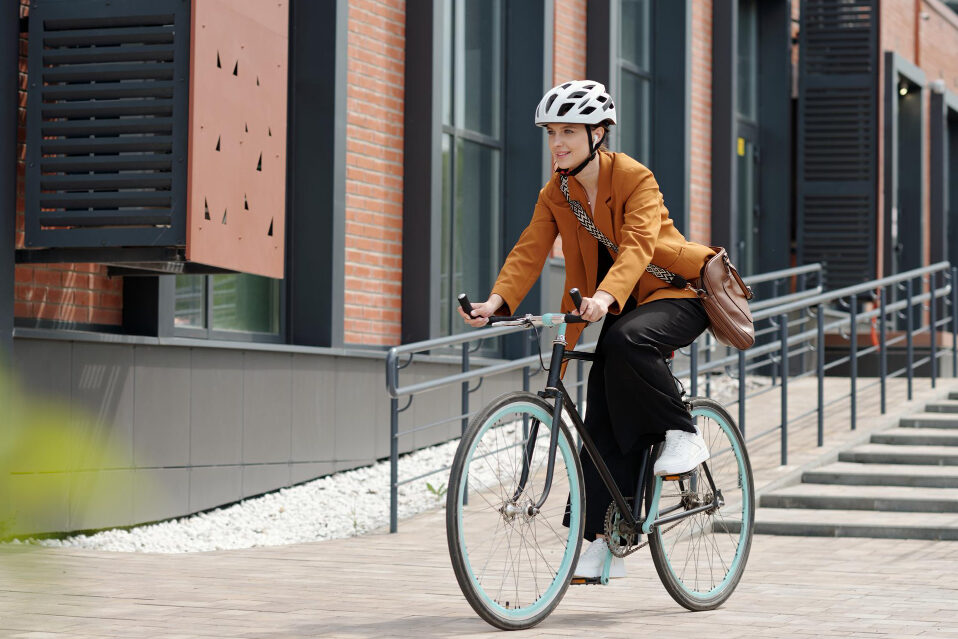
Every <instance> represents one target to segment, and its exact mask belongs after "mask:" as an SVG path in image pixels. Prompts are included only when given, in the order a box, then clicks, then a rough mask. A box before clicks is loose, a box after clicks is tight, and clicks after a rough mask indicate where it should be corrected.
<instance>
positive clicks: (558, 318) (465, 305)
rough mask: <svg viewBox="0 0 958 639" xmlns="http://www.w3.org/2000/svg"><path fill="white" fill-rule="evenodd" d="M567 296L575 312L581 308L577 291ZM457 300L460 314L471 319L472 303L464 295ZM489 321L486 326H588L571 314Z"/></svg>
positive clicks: (570, 292) (500, 317) (492, 318)
mask: <svg viewBox="0 0 958 639" xmlns="http://www.w3.org/2000/svg"><path fill="white" fill-rule="evenodd" d="M569 296H570V297H571V298H572V301H573V302H574V303H575V307H576V310H578V309H579V307H581V306H582V295H581V294H580V293H579V289H577V288H574V289H572V290H570V291H569ZM456 299H458V300H459V306H460V307H461V308H462V312H463V313H465V314H466V315H468V316H469V317H472V303H470V302H469V297H468V296H466V294H465V293H460V294H459V296H458V297H457V298H456ZM486 319H488V320H489V323H488V324H487V326H492V325H493V324H508V323H513V324H516V325H519V324H538V325H542V326H558V325H559V324H588V323H589V322H588V321H586V320H584V319H582V318H581V317H579V316H578V315H573V314H572V313H546V314H544V315H511V316H508V317H505V316H501V315H493V316H492V317H488V318H486Z"/></svg>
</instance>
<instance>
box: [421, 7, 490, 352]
mask: <svg viewBox="0 0 958 639" xmlns="http://www.w3.org/2000/svg"><path fill="white" fill-rule="evenodd" d="M448 1H449V3H450V5H452V7H453V18H452V23H453V24H452V31H453V33H452V37H451V47H450V53H451V55H452V61H451V62H452V64H451V66H452V79H451V80H452V82H451V84H452V87H451V92H450V96H451V97H450V103H449V110H450V113H451V115H450V120H451V123H450V124H446V123H445V122H443V121H442V120H443V117H442V114H440V132H439V142H440V157H439V167H440V177H439V180H440V185H442V186H441V189H442V193H446V189H445V184H444V182H445V175H443V174H442V141H443V138H444V137H445V136H449V138H450V146H449V160H450V165H451V166H450V183H449V185H448V195H444V196H442V197H441V199H440V207H439V210H438V214H439V218H440V243H439V247H438V250H439V252H440V254H439V269H440V275H439V285H440V291H439V300H438V304H437V308H436V312H437V314H438V318H437V321H438V328H439V332H438V336H446V335H455V334H457V333H461V332H464V331H465V330H466V329H465V327H464V325H461V326H462V328H460V330H459V331H457V330H455V329H456V327H457V324H456V322H455V321H454V320H450V321H449V329H450V330H449V331H448V332H447V331H446V330H445V327H444V322H443V317H442V315H443V313H444V312H445V313H449V314H454V313H455V308H456V306H457V304H456V302H455V301H454V300H455V299H456V295H457V291H455V290H454V286H455V284H454V280H455V277H454V273H455V264H456V253H455V242H454V239H455V237H456V225H455V220H456V215H455V212H456V208H455V206H456V199H457V195H456V193H457V191H456V189H457V186H458V184H457V179H456V174H457V171H456V168H457V163H458V162H459V161H460V157H459V144H458V142H459V140H460V139H461V140H466V141H468V142H472V143H474V144H477V145H480V146H482V147H484V148H487V149H494V150H496V151H498V152H499V162H498V165H499V166H498V182H499V185H500V186H501V185H502V184H503V183H504V179H505V165H506V161H505V155H506V143H505V123H504V120H505V110H506V108H505V107H506V98H505V94H506V91H505V85H506V78H505V75H506V56H505V49H506V5H507V2H506V1H505V0H502V1H501V2H500V5H499V6H500V11H499V33H500V51H499V87H498V89H499V91H498V95H499V105H498V106H499V118H498V133H499V137H498V138H495V137H492V136H490V135H487V134H485V133H481V132H479V131H474V130H472V129H467V128H461V127H460V126H459V125H460V124H463V125H464V124H465V123H464V122H463V123H459V122H457V121H456V120H457V108H458V102H457V100H459V99H462V98H464V97H465V89H463V88H462V87H464V78H458V77H457V76H456V71H457V62H458V61H457V53H458V51H459V47H458V46H457V44H461V43H460V42H459V40H458V38H459V37H460V36H461V35H462V34H460V33H459V32H458V31H459V30H458V26H459V24H460V23H459V22H458V20H459V18H458V16H457V14H456V12H457V11H458V10H459V9H458V8H457V7H456V4H457V3H458V2H459V0H448ZM443 18H444V20H445V16H443ZM444 25H445V22H443V27H442V28H443V29H444ZM440 56H441V57H442V60H441V62H440V67H441V68H444V67H445V64H446V60H445V58H444V50H443V49H440ZM460 89H462V90H460ZM445 91H446V86H445V83H444V82H443V95H445ZM447 200H448V202H447ZM446 204H448V205H449V206H450V211H451V213H452V214H451V215H450V228H449V230H448V238H447V237H446V235H445V234H443V233H442V230H441V225H442V218H443V213H444V212H443V207H444V206H445V205H446ZM504 204H505V194H504V192H503V189H502V188H500V189H499V198H498V205H499V206H498V213H499V220H497V223H496V226H497V229H496V231H497V233H496V235H497V237H495V238H494V240H495V242H496V243H497V245H498V246H497V249H498V251H497V253H498V254H499V255H497V258H499V259H500V262H501V255H502V253H503V246H504V244H505V232H504V224H503V217H504V215H505V211H504ZM447 239H448V240H449V247H448V248H449V252H450V254H449V255H448V256H444V255H443V254H442V252H443V248H444V245H445V242H446V240H447ZM446 257H448V259H449V265H450V272H449V273H448V286H449V290H448V291H447V292H446V293H447V294H448V300H449V308H448V309H444V308H443V305H442V300H443V291H442V290H441V286H442V265H443V259H444V258H446ZM460 292H461V291H460ZM466 293H467V294H470V293H471V294H472V295H476V294H478V292H471V291H466ZM475 301H479V300H475ZM498 348H499V344H498V340H495V344H494V345H490V346H487V347H484V348H483V349H482V351H483V352H484V353H486V354H491V353H492V352H493V351H495V350H498Z"/></svg>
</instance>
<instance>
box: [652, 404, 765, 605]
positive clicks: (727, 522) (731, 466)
mask: <svg viewBox="0 0 958 639" xmlns="http://www.w3.org/2000/svg"><path fill="white" fill-rule="evenodd" d="M691 412H692V416H693V419H695V421H696V423H697V425H698V427H699V429H700V432H701V434H702V436H703V437H704V438H705V441H706V443H707V444H708V446H709V452H710V454H711V457H710V459H709V461H707V462H706V464H708V466H709V470H710V472H711V473H712V476H713V479H714V481H715V486H716V488H717V489H718V490H720V491H722V494H723V498H724V500H725V505H724V506H722V507H721V508H719V509H717V510H714V511H705V512H702V513H699V514H697V515H693V516H691V517H689V518H687V519H683V520H681V521H680V522H678V523H677V524H662V525H659V526H657V527H656V528H655V529H653V530H652V531H651V532H650V534H649V549H650V550H651V553H652V562H653V563H654V565H655V570H656V572H657V573H658V575H659V578H660V579H661V580H662V585H663V586H665V589H666V591H668V593H669V595H671V596H672V598H673V599H674V600H675V601H676V602H677V603H678V604H680V605H682V606H684V607H685V608H687V609H689V610H693V611H701V610H712V609H714V608H717V607H718V606H720V605H722V604H723V603H724V602H725V601H726V600H727V599H728V598H729V597H730V596H731V594H732V592H733V591H734V590H735V588H736V586H737V585H738V583H739V581H740V580H741V578H742V574H743V573H744V571H745V564H746V563H747V561H748V554H749V550H750V548H751V545H752V533H753V530H754V526H755V484H754V480H753V477H752V467H751V464H750V463H749V459H748V451H747V450H746V448H745V440H744V438H743V437H742V435H741V433H740V432H739V430H738V426H736V425H735V421H734V420H733V419H732V417H731V416H730V415H729V414H728V411H726V410H725V408H723V407H722V405H721V404H719V403H718V402H716V401H714V400H711V399H706V398H696V399H693V400H692V401H691ZM648 479H649V481H648V482H647V484H646V485H647V486H648V487H649V494H650V496H651V493H652V491H653V490H654V483H653V482H654V481H656V480H659V481H661V478H656V477H654V476H652V473H651V468H650V471H649V477H648ZM661 483H662V489H661V491H662V493H661V496H660V500H659V514H660V516H661V514H662V512H663V510H668V508H670V507H671V508H673V510H674V511H676V512H677V510H679V509H681V508H685V509H689V508H692V507H694V506H696V505H699V504H703V503H708V502H710V501H711V497H710V494H711V491H710V487H709V484H708V480H707V478H706V477H705V474H704V470H703V466H702V465H699V466H698V467H697V468H696V469H695V470H694V471H693V473H692V475H691V477H690V478H689V479H688V480H687V481H684V482H682V485H681V486H680V485H679V482H677V481H662V482H661Z"/></svg>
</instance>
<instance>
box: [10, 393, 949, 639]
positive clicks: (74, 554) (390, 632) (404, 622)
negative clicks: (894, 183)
mask: <svg viewBox="0 0 958 639" xmlns="http://www.w3.org/2000/svg"><path fill="white" fill-rule="evenodd" d="M810 381H812V382H813V380H810ZM843 383H844V384H847V381H843V380H834V381H832V380H830V381H829V385H830V386H829V390H830V392H835V393H838V392H840V390H841V384H843ZM948 390H958V384H956V383H955V381H954V380H943V381H942V383H941V384H939V388H938V389H936V390H930V389H928V384H927V381H926V380H921V381H918V382H917V383H916V400H915V401H914V402H912V403H910V404H908V403H905V402H904V401H903V397H904V394H903V392H902V390H901V384H897V383H896V385H895V388H894V389H893V392H892V393H891V394H890V396H889V406H890V407H894V409H895V410H896V411H898V412H899V413H900V414H906V413H909V412H917V411H918V410H919V409H920V407H921V406H922V405H923V403H922V402H923V400H926V399H931V398H936V397H943V396H944V394H945V392H946V391H948ZM813 398H814V385H813V384H809V385H805V386H803V385H802V384H793V385H792V390H791V392H790V403H791V404H794V405H795V406H796V409H795V410H796V412H803V411H804V410H806V409H807V408H808V406H809V405H810V404H809V401H811V400H812V399H813ZM775 406H777V398H776V397H775V394H769V395H766V396H764V397H763V398H762V399H760V400H757V401H755V402H753V404H752V405H750V411H749V414H750V419H749V422H750V424H754V425H755V428H756V430H754V431H752V432H759V430H760V429H758V424H760V423H761V422H760V419H761V416H764V415H770V414H772V415H776V419H775V421H774V422H772V423H775V422H777V415H778V413H777V412H775V411H776V410H777V409H776V408H775ZM859 411H860V415H859V431H857V432H854V433H852V432H850V431H848V430H847V406H839V405H838V404H836V407H835V408H834V409H833V410H832V411H830V412H829V416H828V420H827V428H828V434H827V438H826V443H827V444H828V447H827V448H826V449H818V448H816V447H815V443H814V442H815V437H814V417H811V418H807V419H805V420H803V421H802V422H799V423H797V424H795V425H794V426H793V429H792V430H791V431H790V442H791V446H790V465H789V466H787V467H784V468H782V467H779V466H778V465H777V462H778V458H777V453H778V438H777V437H776V436H774V435H773V436H771V437H770V438H767V440H768V441H765V440H763V441H760V442H756V443H755V444H754V445H753V446H751V447H750V450H751V454H752V458H753V465H754V466H755V470H756V478H757V481H756V483H757V485H758V486H759V487H760V489H761V488H763V487H765V488H767V487H769V486H772V485H775V484H780V483H783V482H786V481H788V479H789V477H790V476H792V475H794V474H795V473H797V472H798V471H799V470H800V468H801V467H802V466H806V465H812V464H815V463H818V462H821V461H823V460H824V459H825V458H827V456H828V455H829V454H831V455H832V456H834V454H835V450H836V449H837V447H840V446H842V445H845V444H847V443H849V442H851V441H854V440H856V439H860V438H862V437H863V436H864V435H865V433H866V432H867V431H870V430H873V429H877V428H882V427H884V426H887V425H888V424H889V423H890V422H891V419H892V417H890V416H879V415H878V411H877V400H874V398H871V400H869V399H868V398H862V400H860V402H859ZM627 566H628V570H629V577H628V578H626V579H621V580H616V581H614V582H613V583H612V585H611V586H608V587H598V586H577V587H573V588H570V590H569V592H568V594H567V595H566V597H565V599H564V600H563V601H562V603H561V604H560V606H559V608H558V609H557V610H556V612H555V613H554V614H553V615H552V616H551V617H550V618H549V619H547V620H546V621H545V622H544V623H543V624H541V625H540V626H538V627H536V628H534V629H532V630H529V631H526V632H523V633H520V634H521V635H522V636H529V637H565V636H573V635H582V634H584V633H589V634H591V635H594V636H599V637H633V636H642V635H645V634H646V633H649V632H652V633H654V635H655V636H661V637H722V638H723V639H732V638H734V637H763V638H765V637H822V636H841V637H882V636H887V637H953V638H955V639H958V542H927V541H886V540H867V539H822V538H804V537H771V536H757V537H755V539H754V542H753V545H752V554H751V558H750V561H749V564H748V569H747V571H746V574H745V578H744V580H743V582H742V583H741V585H740V586H739V588H738V590H737V591H736V593H735V594H734V595H733V597H732V598H731V599H730V600H729V602H728V603H726V605H725V606H723V607H722V608H721V609H719V610H716V611H712V612H707V613H690V612H687V611H685V610H684V609H683V608H680V607H679V606H678V605H676V604H675V603H674V602H673V601H672V600H671V599H670V598H669V596H668V595H667V594H666V592H665V590H664V589H663V588H662V586H661V584H660V583H659V581H658V578H657V577H656V576H655V571H654V568H653V567H652V564H651V560H650V558H649V556H648V554H647V553H646V552H644V551H643V552H640V553H638V554H637V555H636V556H634V557H633V558H630V559H629V560H628V562H627ZM499 635H500V633H499V632H498V631H494V630H492V629H491V628H490V627H489V626H487V625H486V624H485V622H483V621H481V620H480V619H479V618H478V617H476V615H475V614H474V613H473V612H472V610H471V608H469V606H468V604H467V603H466V601H465V599H464V598H463V597H462V595H461V593H460V592H459V588H458V586H457V584H456V581H455V577H454V576H453V574H452V570H451V568H450V566H449V559H448V555H447V551H446V546H445V533H444V528H443V514H442V513H441V512H430V513H425V514H423V515H421V516H419V517H416V518H414V519H411V520H408V521H404V522H401V524H400V533H399V534H397V535H388V534H373V535H367V536H365V537H361V538H353V539H343V540H336V541H328V542H321V543H313V544H300V545H296V546H286V547H276V548H256V549H251V550H243V551H229V552H212V553H198V554H189V555H146V554H119V553H116V554H114V553H105V552H90V551H74V550H65V549H39V550H33V551H28V552H23V551H20V552H17V551H13V550H11V549H9V548H8V549H6V550H3V551H0V637H3V638H17V639H25V638H30V639H41V638H57V639H60V638H66V637H71V638H75V639H79V638H82V637H96V638H102V637H136V638H142V637H163V638H171V639H172V638H183V639H185V638H187V637H230V638H246V637H249V638H264V639H266V638H269V639H272V638H279V637H344V638H348V637H375V638H377V639H380V638H385V637H415V638H417V639H429V638H433V637H435V638H440V637H459V636H468V637H482V636H499Z"/></svg>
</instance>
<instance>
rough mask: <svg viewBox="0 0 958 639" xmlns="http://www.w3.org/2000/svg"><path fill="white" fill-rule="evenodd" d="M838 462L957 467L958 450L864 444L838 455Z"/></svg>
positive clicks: (943, 447) (947, 447) (951, 448)
mask: <svg viewBox="0 0 958 639" xmlns="http://www.w3.org/2000/svg"><path fill="white" fill-rule="evenodd" d="M838 461H842V462H857V463H860V464H913V465H920V466H958V449H956V448H955V447H954V446H895V445H893V444H865V445H863V446H856V447H855V448H853V449H851V450H846V451H843V452H841V453H839V454H838Z"/></svg>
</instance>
